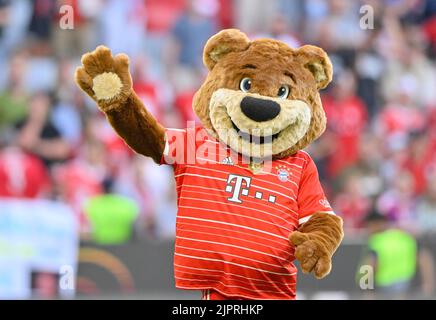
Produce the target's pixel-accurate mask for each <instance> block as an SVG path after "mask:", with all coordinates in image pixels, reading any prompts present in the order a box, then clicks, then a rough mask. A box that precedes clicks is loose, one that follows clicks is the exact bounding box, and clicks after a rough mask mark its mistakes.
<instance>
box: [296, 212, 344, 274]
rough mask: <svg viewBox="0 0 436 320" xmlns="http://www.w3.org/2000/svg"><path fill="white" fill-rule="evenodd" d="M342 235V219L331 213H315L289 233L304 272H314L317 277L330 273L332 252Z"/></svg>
mask: <svg viewBox="0 0 436 320" xmlns="http://www.w3.org/2000/svg"><path fill="white" fill-rule="evenodd" d="M343 236H344V233H343V227H342V219H341V218H340V217H338V216H335V215H332V214H326V213H322V212H318V213H315V214H314V215H312V217H311V218H310V219H309V220H308V221H307V222H306V223H304V224H302V225H301V226H300V228H298V230H297V231H294V232H292V233H291V235H290V237H289V239H290V241H291V243H292V244H293V245H294V246H296V249H295V257H296V258H297V259H298V261H300V265H301V269H302V271H303V272H304V273H309V272H312V271H313V272H314V274H315V277H316V278H318V279H321V278H324V277H325V276H326V275H328V274H329V273H330V270H331V267H332V263H331V259H332V256H333V253H334V252H335V251H336V249H337V248H338V246H339V244H340V243H341V241H342V238H343Z"/></svg>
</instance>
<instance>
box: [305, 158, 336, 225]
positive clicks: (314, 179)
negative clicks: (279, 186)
mask: <svg viewBox="0 0 436 320" xmlns="http://www.w3.org/2000/svg"><path fill="white" fill-rule="evenodd" d="M297 203H298V209H299V210H298V224H299V225H301V224H303V223H304V222H306V221H307V220H309V219H310V217H311V216H312V214H314V213H316V212H324V213H327V214H334V212H333V209H332V207H331V206H330V203H329V202H328V200H327V198H326V196H325V194H324V190H323V189H322V186H321V183H320V181H319V176H318V170H317V168H316V165H315V163H314V161H313V160H312V158H311V157H309V156H308V157H307V162H306V164H305V167H304V168H303V173H302V176H301V180H300V186H299V189H298V198H297Z"/></svg>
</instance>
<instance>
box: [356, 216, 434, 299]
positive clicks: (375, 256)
mask: <svg viewBox="0 0 436 320" xmlns="http://www.w3.org/2000/svg"><path fill="white" fill-rule="evenodd" d="M366 224H367V230H368V233H369V238H368V245H367V248H366V252H367V253H366V255H365V257H364V259H363V263H364V264H366V265H369V266H371V267H372V268H373V270H374V275H375V289H376V290H375V296H376V297H377V298H386V297H389V298H390V299H404V298H407V295H408V294H410V293H411V286H412V281H413V279H414V277H415V276H416V274H417V273H418V270H419V271H420V275H421V281H420V285H421V291H422V293H424V294H426V295H431V294H432V293H433V291H434V271H435V270H434V264H433V258H432V257H431V254H430V253H429V252H428V251H427V250H426V249H423V248H418V243H417V241H416V239H415V238H414V237H413V236H412V235H410V234H408V233H407V232H404V231H402V230H400V229H393V228H391V227H390V226H389V223H388V220H387V218H386V217H385V216H384V215H381V214H380V213H378V212H377V211H372V212H371V213H370V214H369V215H368V217H367V218H366Z"/></svg>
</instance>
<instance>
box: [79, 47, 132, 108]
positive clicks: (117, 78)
mask: <svg viewBox="0 0 436 320" xmlns="http://www.w3.org/2000/svg"><path fill="white" fill-rule="evenodd" d="M76 82H77V84H78V85H79V86H80V88H81V89H82V90H83V91H85V92H86V93H87V94H88V95H89V96H90V97H91V98H92V99H94V100H95V101H96V102H97V103H98V104H99V106H101V107H103V109H104V108H107V107H109V106H111V105H119V104H120V103H122V102H124V101H125V100H126V99H127V98H128V97H129V96H130V94H131V92H132V78H131V76H130V73H129V58H128V56H127V55H125V54H118V55H116V56H115V57H113V56H112V53H111V51H110V50H109V49H108V48H106V47H105V46H99V47H97V48H96V49H95V50H94V51H93V52H90V53H86V54H84V55H83V56H82V67H78V68H77V69H76Z"/></svg>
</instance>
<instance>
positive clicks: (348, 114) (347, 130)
mask: <svg viewBox="0 0 436 320" xmlns="http://www.w3.org/2000/svg"><path fill="white" fill-rule="evenodd" d="M355 91H356V87H355V77H354V75H353V74H352V73H351V72H350V71H343V72H342V73H341V74H340V75H339V76H338V79H337V83H336V86H335V87H334V88H333V92H332V95H329V96H325V97H324V98H323V106H324V109H325V111H326V115H327V118H328V119H329V121H328V122H327V130H328V131H329V133H330V134H331V135H332V137H331V140H332V141H334V142H335V144H334V146H333V148H332V150H331V156H330V157H329V161H328V173H329V175H330V176H332V177H334V176H336V175H337V174H338V173H339V172H340V171H341V170H342V169H344V168H345V167H347V166H349V165H351V164H354V163H355V162H356V161H357V159H358V157H359V141H360V138H361V135H362V133H363V131H364V129H365V126H366V123H367V118H368V115H367V110H366V106H365V104H364V102H363V101H362V100H361V99H360V98H359V97H358V96H357V95H356V93H355Z"/></svg>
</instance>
